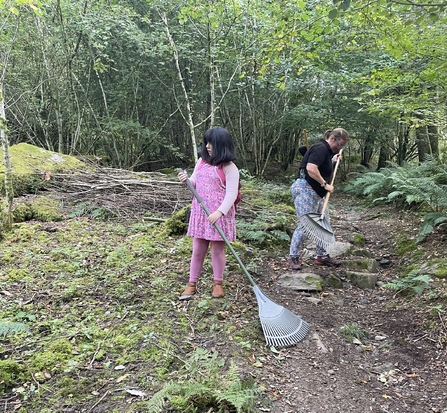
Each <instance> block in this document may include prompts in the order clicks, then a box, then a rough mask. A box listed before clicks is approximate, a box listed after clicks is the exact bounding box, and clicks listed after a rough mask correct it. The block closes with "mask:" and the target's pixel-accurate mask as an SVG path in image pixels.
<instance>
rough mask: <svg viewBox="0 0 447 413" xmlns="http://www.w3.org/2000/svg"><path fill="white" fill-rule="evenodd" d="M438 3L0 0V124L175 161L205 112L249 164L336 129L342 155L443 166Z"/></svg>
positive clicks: (47, 142) (79, 149)
mask: <svg viewBox="0 0 447 413" xmlns="http://www.w3.org/2000/svg"><path fill="white" fill-rule="evenodd" d="M446 6H447V3H445V2H442V1H432V0H427V1H423V2H420V1H405V0H403V1H393V0H388V1H387V0H377V1H365V0H357V1H349V0H344V1H333V2H327V1H318V0H317V1H304V0H293V1H280V2H270V1H265V0H262V1H258V0H250V1H249V0H237V1H230V0H212V1H206V2H202V1H195V0H185V1H183V0H176V1H170V0H155V1H150V0H146V1H144V0H129V1H125V0H123V1H115V0H85V1H66V0H54V1H33V0H0V33H1V37H0V85H1V87H2V89H3V94H2V96H1V97H2V99H1V101H2V108H3V110H2V112H3V113H2V118H3V119H4V120H3V121H2V128H1V129H2V131H3V130H6V125H7V132H8V133H7V134H6V135H5V136H7V137H8V138H9V143H10V144H17V143H20V142H27V143H31V144H33V145H36V146H39V147H42V148H45V149H48V150H52V151H58V152H60V153H64V154H71V155H84V156H85V155H90V156H92V157H95V158H97V159H100V160H101V162H103V163H104V164H107V165H109V166H112V167H119V168H128V169H133V170H139V171H151V170H157V169H159V168H161V167H164V166H167V165H169V166H173V165H177V166H178V165H179V164H183V165H191V164H192V161H193V160H194V158H195V157H196V155H195V154H196V152H197V146H198V145H199V144H200V141H201V139H202V135H203V132H204V131H205V130H206V129H207V128H209V127H211V126H213V125H221V126H224V127H227V128H228V129H229V130H230V131H231V133H232V135H233V137H234V139H235V142H236V146H237V154H238V161H237V163H238V166H239V167H240V168H243V169H246V170H247V171H248V172H249V173H250V174H252V175H254V176H265V175H266V173H267V174H268V167H269V165H272V164H274V165H275V166H280V167H281V169H282V170H283V171H286V170H287V168H288V167H289V166H290V165H291V164H292V163H293V161H294V160H295V159H296V157H297V154H298V147H299V146H300V145H302V144H304V140H303V130H307V131H308V133H309V141H310V143H312V142H313V141H315V140H317V139H319V138H321V137H322V134H323V132H324V131H325V130H326V129H330V128H333V127H336V126H341V127H344V128H346V129H347V130H348V131H349V132H350V134H351V136H352V144H351V145H350V149H349V156H350V164H361V165H364V166H370V165H374V167H375V166H378V167H383V166H386V165H387V161H392V162H395V163H396V164H397V165H403V164H404V163H405V162H407V161H411V160H414V159H417V160H419V161H422V160H423V159H424V156H425V155H426V154H430V155H433V156H434V157H436V158H439V159H440V160H441V162H443V163H444V162H446V147H445V124H446V89H445V84H446V76H447V58H446V55H447V44H446V42H445V38H446V19H447V13H446V8H447V7H446ZM5 120H6V122H7V123H5ZM270 177H271V176H270Z"/></svg>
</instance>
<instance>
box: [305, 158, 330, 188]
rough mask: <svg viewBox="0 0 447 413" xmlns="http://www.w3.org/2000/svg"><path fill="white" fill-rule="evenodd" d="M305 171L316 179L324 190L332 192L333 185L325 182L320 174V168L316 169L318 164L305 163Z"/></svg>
mask: <svg viewBox="0 0 447 413" xmlns="http://www.w3.org/2000/svg"><path fill="white" fill-rule="evenodd" d="M306 171H307V173H308V174H309V176H310V177H311V178H312V179H313V180H315V181H317V182H318V183H319V184H320V185H321V186H322V187H323V188H324V189H325V190H326V191H328V192H330V193H332V192H334V187H333V186H332V185H331V184H329V183H328V182H326V181H325V180H324V178H323V177H322V176H321V174H320V170H319V169H318V166H317V165H316V164H314V163H308V164H307V165H306Z"/></svg>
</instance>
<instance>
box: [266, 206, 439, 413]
mask: <svg viewBox="0 0 447 413" xmlns="http://www.w3.org/2000/svg"><path fill="white" fill-rule="evenodd" d="M332 203H333V204H334V209H335V210H334V212H333V213H332V214H331V219H332V221H331V222H332V228H333V230H334V233H335V234H336V238H337V241H349V240H350V239H351V237H352V234H353V233H354V232H355V233H361V234H363V235H365V237H366V246H365V249H366V250H367V251H369V253H370V254H371V257H373V258H375V259H377V260H378V261H382V260H385V261H383V264H384V267H385V268H381V270H380V273H379V284H380V281H381V282H389V281H390V280H391V279H393V278H395V277H397V276H398V271H399V265H400V264H401V262H400V260H401V259H400V258H399V257H398V256H397V255H396V254H395V253H394V249H395V245H394V241H393V240H395V239H396V238H397V236H398V234H404V233H405V234H407V235H408V236H412V235H416V232H417V229H418V223H416V222H412V221H411V219H410V216H411V215H410V214H408V215H407V214H403V213H402V214H399V213H398V212H396V211H393V210H392V209H390V210H388V211H386V210H383V209H380V210H379V209H378V210H376V211H374V210H371V209H367V208H358V209H355V208H344V207H343V206H342V203H341V201H340V200H337V198H336V197H334V199H332ZM379 211H382V213H381V214H380V215H379V214H378V212H379ZM375 214H377V215H375ZM423 249H424V250H425V251H426V253H427V254H430V253H431V254H433V253H434V254H445V251H446V250H447V244H446V241H445V239H442V236H441V235H440V234H437V235H434V236H432V237H431V239H429V240H427V242H426V243H425V244H423ZM348 258H349V257H345V259H348ZM306 264H308V267H305V268H304V269H303V270H305V271H306V272H307V271H309V272H314V273H318V274H320V275H322V276H323V277H325V276H327V275H328V274H330V273H332V274H335V275H337V276H338V277H340V278H341V279H344V273H345V269H344V268H343V265H342V266H341V267H340V268H337V269H334V268H327V267H324V268H321V267H317V266H316V265H314V264H313V260H312V259H311V258H309V259H308V260H307V261H306ZM286 271H288V269H287V266H286V262H285V261H284V260H282V261H281V260H278V259H273V260H272V261H271V262H269V265H268V268H266V271H265V273H264V274H263V275H262V276H261V277H260V279H259V280H258V282H259V285H260V286H261V288H262V289H263V290H265V291H268V295H269V296H270V297H271V298H272V299H273V300H275V301H276V302H278V303H281V304H282V305H284V306H285V307H287V308H289V309H290V310H291V311H292V312H294V313H295V314H297V315H299V316H300V317H301V318H303V319H304V320H306V321H307V322H308V323H309V324H310V326H311V328H310V332H309V334H308V336H307V338H306V339H305V340H303V341H302V342H300V343H298V344H297V345H296V346H294V347H292V348H289V349H286V350H283V351H282V352H281V356H283V357H284V358H285V359H286V360H282V361H281V363H278V364H277V366H276V363H275V362H272V361H269V362H267V363H266V364H270V366H269V367H266V368H265V370H266V371H267V372H266V373H264V374H263V380H265V381H266V382H267V383H269V385H270V389H269V390H270V392H271V393H272V395H273V396H274V397H276V398H277V401H276V404H275V408H274V410H272V411H273V412H275V413H286V412H290V413H292V412H302V413H314V412H315V413H320V412H349V413H356V412H358V413H365V412H387V413H397V412H414V413H422V412H438V413H440V412H443V413H445V412H447V354H446V346H445V339H446V336H447V330H446V324H447V317H445V315H444V317H443V319H442V318H441V316H440V315H439V314H438V315H436V316H434V315H433V314H431V313H430V308H431V307H432V306H434V305H435V300H434V301H433V302H432V303H431V305H430V302H429V300H428V299H427V298H426V299H422V298H417V299H414V298H413V299H411V298H409V297H400V296H399V295H396V294H395V292H393V291H390V290H389V289H384V288H376V289H375V290H373V291H364V290H360V289H358V288H356V287H353V286H352V285H350V284H349V283H344V288H343V289H331V288H327V287H326V288H324V291H323V292H322V293H318V294H303V293H299V292H294V291H290V290H285V289H284V288H280V287H278V285H277V282H276V279H277V276H278V275H279V274H281V273H284V272H286ZM444 288H445V283H444ZM306 296H313V297H316V298H318V299H320V302H319V303H318V304H314V303H312V302H310V301H308V298H306ZM444 302H445V298H444ZM353 323H355V324H356V325H359V326H361V327H362V329H364V330H365V331H366V332H367V333H368V334H369V339H365V340H359V341H356V342H355V343H353V342H349V341H348V339H346V338H344V337H342V336H341V335H340V334H339V330H340V327H342V326H346V325H352V324H353ZM354 341H355V340H354ZM362 341H363V342H362Z"/></svg>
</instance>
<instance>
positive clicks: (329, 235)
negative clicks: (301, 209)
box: [298, 212, 335, 250]
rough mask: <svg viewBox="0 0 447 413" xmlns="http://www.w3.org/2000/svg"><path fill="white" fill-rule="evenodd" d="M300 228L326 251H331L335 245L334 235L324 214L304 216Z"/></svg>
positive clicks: (301, 218)
mask: <svg viewBox="0 0 447 413" xmlns="http://www.w3.org/2000/svg"><path fill="white" fill-rule="evenodd" d="M298 226H299V227H300V228H302V229H303V231H304V232H305V233H306V235H307V237H308V238H309V239H310V240H311V241H314V242H316V243H317V244H319V245H321V246H322V247H323V248H324V249H325V250H329V249H330V248H331V246H332V245H333V244H334V243H335V236H334V233H333V232H332V228H331V226H330V224H329V222H328V221H327V219H326V215H325V214H324V213H323V214H319V213H315V212H313V213H310V214H305V215H302V216H301V217H300V220H299V223H298Z"/></svg>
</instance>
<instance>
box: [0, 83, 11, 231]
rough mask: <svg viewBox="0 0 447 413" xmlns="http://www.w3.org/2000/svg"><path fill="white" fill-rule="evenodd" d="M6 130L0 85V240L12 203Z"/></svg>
mask: <svg viewBox="0 0 447 413" xmlns="http://www.w3.org/2000/svg"><path fill="white" fill-rule="evenodd" d="M7 132H8V129H7V126H6V115H5V102H4V100H3V83H0V140H1V143H2V150H3V162H4V164H5V178H4V183H5V202H4V203H3V205H2V206H1V211H0V214H1V219H0V239H2V238H3V236H4V233H5V232H8V231H11V228H12V201H13V199H14V191H13V185H12V172H11V160H10V158H9V142H8V135H7Z"/></svg>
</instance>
